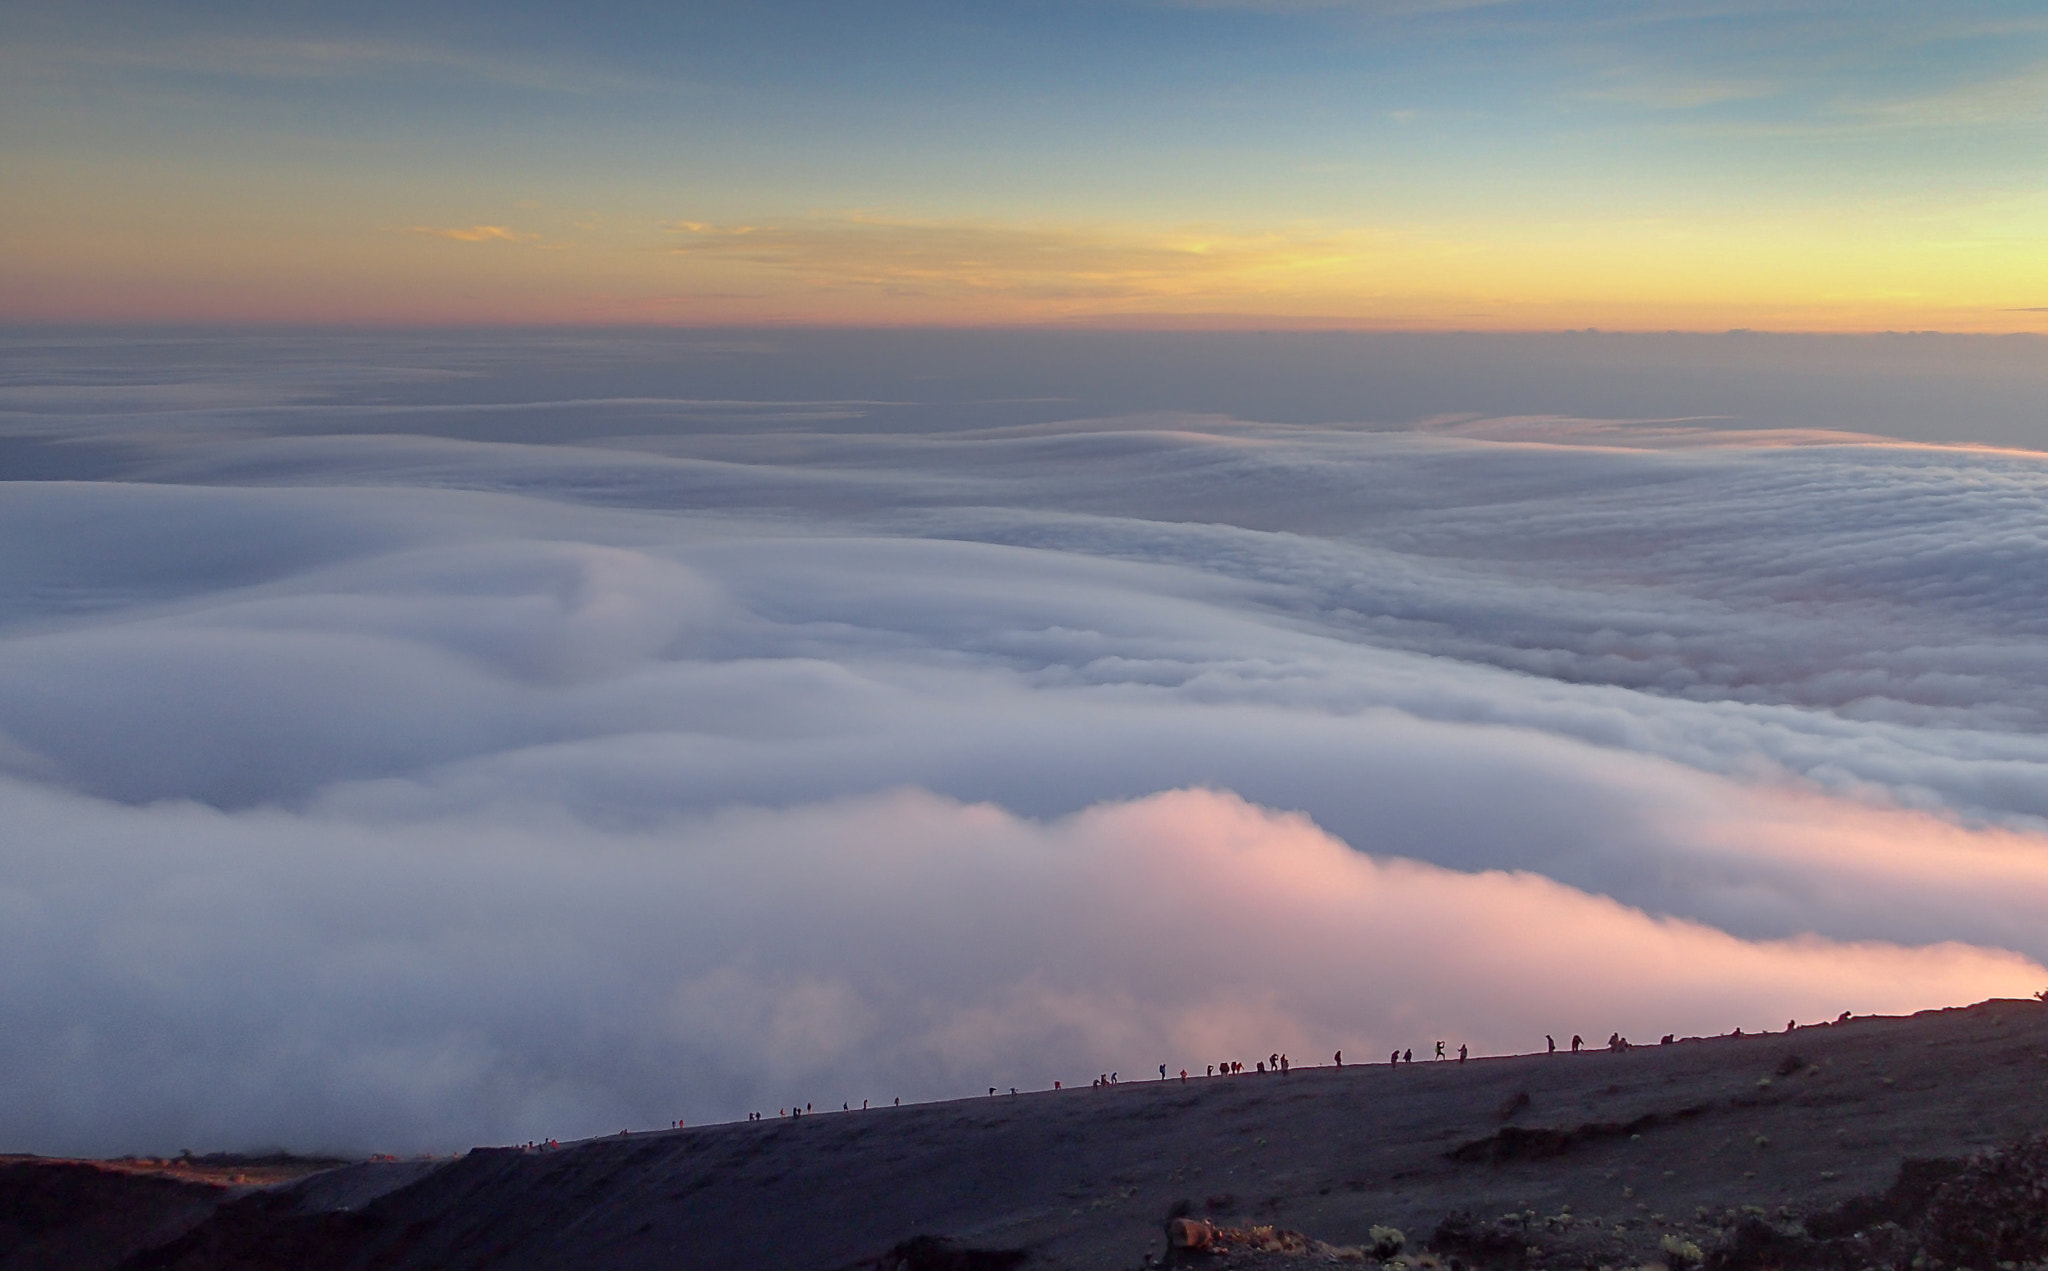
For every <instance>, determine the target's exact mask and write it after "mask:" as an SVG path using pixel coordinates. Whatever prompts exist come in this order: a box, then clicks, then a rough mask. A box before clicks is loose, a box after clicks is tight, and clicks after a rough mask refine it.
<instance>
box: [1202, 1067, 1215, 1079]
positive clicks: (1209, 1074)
mask: <svg viewBox="0 0 2048 1271" xmlns="http://www.w3.org/2000/svg"><path fill="white" fill-rule="evenodd" d="M1202 1075H1203V1076H1204V1077H1213V1076H1215V1075H1216V1065H1215V1064H1210V1065H1209V1071H1207V1072H1205V1073H1203V1074H1202Z"/></svg>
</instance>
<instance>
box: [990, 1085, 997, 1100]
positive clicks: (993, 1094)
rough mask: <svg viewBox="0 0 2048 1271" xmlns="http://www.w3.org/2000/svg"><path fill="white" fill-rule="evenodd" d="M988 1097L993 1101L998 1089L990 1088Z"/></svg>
mask: <svg viewBox="0 0 2048 1271" xmlns="http://www.w3.org/2000/svg"><path fill="white" fill-rule="evenodd" d="M988 1097H989V1098H991V1099H993V1098H995V1097H996V1088H995V1087H994V1086H990V1087H989V1088H988Z"/></svg>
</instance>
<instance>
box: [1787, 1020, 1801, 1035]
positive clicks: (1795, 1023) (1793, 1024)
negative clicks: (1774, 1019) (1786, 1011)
mask: <svg viewBox="0 0 2048 1271" xmlns="http://www.w3.org/2000/svg"><path fill="white" fill-rule="evenodd" d="M1798 1027H1799V1021H1798V1020H1792V1019H1788V1020H1786V1021H1785V1031H1786V1032H1788V1033H1789V1032H1792V1031H1793V1030H1794V1029H1796V1028H1798Z"/></svg>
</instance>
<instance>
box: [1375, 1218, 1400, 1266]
mask: <svg viewBox="0 0 2048 1271" xmlns="http://www.w3.org/2000/svg"><path fill="white" fill-rule="evenodd" d="M1371 1235H1372V1256H1373V1257H1375V1258H1378V1259H1380V1260H1381V1261H1383V1262H1384V1261H1385V1260H1386V1259H1388V1258H1391V1257H1393V1256H1394V1255H1395V1254H1397V1253H1399V1252H1401V1246H1402V1245H1404V1244H1406V1243H1408V1237H1407V1236H1405V1235H1402V1234H1401V1229H1400V1228H1399V1227H1379V1226H1375V1227H1374V1228H1373V1229H1372V1233H1371Z"/></svg>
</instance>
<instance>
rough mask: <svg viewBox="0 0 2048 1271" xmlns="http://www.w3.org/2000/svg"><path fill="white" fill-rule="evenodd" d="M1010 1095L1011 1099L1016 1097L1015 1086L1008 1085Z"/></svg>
mask: <svg viewBox="0 0 2048 1271" xmlns="http://www.w3.org/2000/svg"><path fill="white" fill-rule="evenodd" d="M1010 1097H1011V1098H1012V1099H1014V1098H1016V1097H1017V1087H1015V1086H1011V1087H1010Z"/></svg>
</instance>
